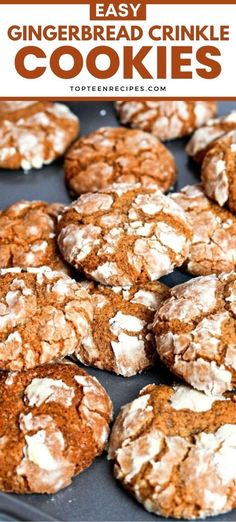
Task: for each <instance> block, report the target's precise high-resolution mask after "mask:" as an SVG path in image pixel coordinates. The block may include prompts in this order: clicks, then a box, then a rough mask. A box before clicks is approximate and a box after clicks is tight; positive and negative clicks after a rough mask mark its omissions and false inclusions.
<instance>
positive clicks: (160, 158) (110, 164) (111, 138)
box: [65, 127, 176, 196]
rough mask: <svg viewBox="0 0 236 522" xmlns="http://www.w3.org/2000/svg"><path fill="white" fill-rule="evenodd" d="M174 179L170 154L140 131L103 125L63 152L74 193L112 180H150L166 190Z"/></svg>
mask: <svg viewBox="0 0 236 522" xmlns="http://www.w3.org/2000/svg"><path fill="white" fill-rule="evenodd" d="M175 178H176V165H175V161H174V158H173V156H172V154H171V153H170V152H169V151H168V150H167V148H166V147H165V146H164V145H163V144H162V143H161V142H160V141H159V140H158V138H156V137H155V136H153V135H152V134H149V133H147V132H143V131H140V130H132V129H126V128H125V127H104V128H101V129H98V130H96V131H94V132H91V133H90V134H88V136H83V137H82V138H80V139H79V140H78V141H76V143H75V144H74V145H72V147H71V148H70V149H69V151H68V152H67V154H66V160H65V179H66V183H67V185H68V187H69V189H70V191H71V192H72V194H75V195H76V196H78V195H80V194H82V193H84V192H94V191H97V190H101V189H103V188H105V187H107V186H108V185H110V184H111V183H137V182H141V183H142V184H144V185H148V184H150V183H151V184H155V185H156V186H157V188H160V189H161V190H162V191H163V192H166V191H167V190H168V189H169V188H170V187H171V186H172V185H173V183H174V181H175Z"/></svg>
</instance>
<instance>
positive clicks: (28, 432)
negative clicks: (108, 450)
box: [0, 362, 112, 493]
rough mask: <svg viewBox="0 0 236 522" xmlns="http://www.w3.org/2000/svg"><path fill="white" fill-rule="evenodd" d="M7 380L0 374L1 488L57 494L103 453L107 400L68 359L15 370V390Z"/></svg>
mask: <svg viewBox="0 0 236 522" xmlns="http://www.w3.org/2000/svg"><path fill="white" fill-rule="evenodd" d="M7 380H8V377H7V378H6V374H3V373H2V375H1V379H0V395H1V400H2V401H3V404H4V405H3V408H2V415H1V419H0V429H1V433H3V434H5V433H6V435H3V440H2V442H3V444H2V446H4V448H3V450H1V448H0V462H1V471H0V487H1V490H3V491H13V492H16V493H55V492H57V491H59V490H60V489H62V488H65V487H66V486H68V485H69V484H70V483H71V480H72V478H73V476H74V475H77V474H78V473H80V472H81V471H83V469H85V468H86V467H88V466H89V465H90V464H91V463H92V461H93V459H94V458H95V457H96V456H97V455H99V454H100V453H101V452H102V451H103V449H104V446H105V444H106V442H107V439H108V435H109V422H110V420H111V417H112V405H111V401H110V399H109V397H108V395H107V394H106V392H105V390H104V389H103V388H102V386H101V385H100V384H99V383H98V381H97V380H96V379H94V378H93V377H91V376H90V375H88V374H86V372H84V371H83V370H81V369H80V368H78V367H77V366H76V365H74V364H72V363H69V364H64V363H62V362H57V363H55V364H46V365H44V366H41V367H38V368H35V369H34V370H29V371H27V372H17V374H16V375H15V378H14V393H13V389H12V387H11V388H9V385H8V383H7ZM86 405H87V407H88V409H87V410H86ZM88 411H89V415H88ZM9 412H10V415H9ZM78 441H79V444H78ZM8 448H11V451H10V452H9V453H10V458H8V456H7V455H8V453H7V449H8Z"/></svg>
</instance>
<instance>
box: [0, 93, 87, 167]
mask: <svg viewBox="0 0 236 522" xmlns="http://www.w3.org/2000/svg"><path fill="white" fill-rule="evenodd" d="M2 103H4V106H2V109H1V107H0V168H3V169H19V168H22V169H23V170H24V171H29V170H30V169H33V168H34V169H40V168H41V167H42V166H43V165H48V164H49V163H51V162H52V161H54V160H55V159H56V158H58V157H59V156H62V154H64V152H65V150H66V149H67V147H68V146H69V145H70V144H71V143H72V141H73V140H74V139H75V138H76V136H77V135H78V132H79V120H78V118H77V116H75V114H73V113H72V112H71V111H70V110H69V108H68V107H67V106H66V105H62V104H60V103H50V102H39V103H30V102H24V103H28V105H22V102H2ZM7 103H9V106H6V104H7ZM14 103H20V105H15V106H14V105H12V104H14ZM29 103H30V104H29Z"/></svg>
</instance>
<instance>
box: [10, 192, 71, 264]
mask: <svg viewBox="0 0 236 522" xmlns="http://www.w3.org/2000/svg"><path fill="white" fill-rule="evenodd" d="M62 209H63V205H62V204H60V203H45V202H44V201H26V200H21V201H17V202H16V203H13V204H12V205H11V206H10V207H8V208H6V209H5V210H3V211H2V212H1V214H0V268H10V267H16V266H18V267H22V268H28V267H29V266H31V267H33V266H35V267H40V266H50V268H53V269H54V270H62V271H64V272H68V267H67V265H66V263H64V261H63V258H62V257H61V255H60V252H59V249H58V247H57V241H56V223H57V217H58V215H59V214H60V212H62Z"/></svg>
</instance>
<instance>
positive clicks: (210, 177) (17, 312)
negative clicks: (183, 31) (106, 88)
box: [0, 102, 236, 519]
mask: <svg viewBox="0 0 236 522" xmlns="http://www.w3.org/2000/svg"><path fill="white" fill-rule="evenodd" d="M14 103H15V105H14V104H13V102H12V103H11V102H9V103H7V102H6V103H3V104H2V107H0V133H1V132H2V133H3V134H4V136H6V146H5V145H4V149H2V150H0V166H2V167H5V168H19V167H21V168H23V169H24V170H28V169H29V168H32V167H33V168H40V167H41V166H42V164H43V163H48V162H49V161H52V160H53V159H55V158H56V157H58V156H59V155H62V154H64V153H65V164H64V165H65V181H66V185H67V187H68V189H69V191H70V193H71V194H72V195H73V197H77V199H76V200H74V201H73V202H72V203H71V205H69V206H66V207H65V206H63V205H61V204H58V203H57V204H56V203H54V204H47V203H44V202H41V201H33V202H29V201H20V202H17V203H14V204H13V205H11V206H10V207H9V208H8V209H6V210H3V211H2V213H1V214H0V266H1V274H0V277H1V282H2V285H1V300H0V368H1V370H3V371H2V373H1V377H0V378H1V383H0V396H1V400H2V411H3V414H2V420H1V423H0V426H1V430H0V437H1V439H0V440H1V448H2V450H1V459H2V471H1V472H0V489H1V490H4V491H15V492H19V493H23V492H39V493H45V492H47V493H52V492H55V491H58V490H59V489H61V488H63V487H65V486H67V485H68V484H69V483H70V481H71V479H72V477H73V476H74V475H76V474H78V473H80V472H81V471H82V470H83V469H84V468H86V467H87V466H89V465H90V464H91V462H92V461H93V459H94V458H95V457H96V455H99V454H101V452H102V451H103V449H104V447H105V445H106V444H107V441H108V437H109V423H110V421H111V416H112V406H111V401H110V399H109V397H108V395H107V393H106V392H105V390H104V389H103V388H102V386H101V385H100V384H99V383H98V381H96V380H95V379H94V378H93V377H91V376H90V375H88V373H86V372H85V371H84V370H83V369H81V368H80V367H79V366H78V365H77V364H76V363H73V362H71V359H70V360H68V359H67V358H66V359H64V358H65V357H67V356H73V359H74V361H76V360H77V361H79V362H81V363H83V364H85V365H87V366H92V367H96V368H99V369H101V370H106V371H109V372H113V373H115V374H118V375H122V376H124V377H130V376H132V375H135V374H137V373H140V372H141V371H143V370H144V369H146V368H148V367H150V366H152V365H155V364H158V359H157V357H158V356H159V357H160V358H161V360H162V361H163V362H164V364H165V365H166V366H167V367H168V368H169V369H170V370H171V372H172V373H173V374H175V375H176V377H178V378H180V379H182V381H183V382H182V383H178V384H176V385H174V386H164V385H158V386H157V385H156V386H155V385H153V384H150V385H149V386H147V387H146V388H144V389H143V390H141V392H140V394H139V396H138V398H137V399H135V400H134V401H133V402H131V403H129V404H128V405H126V406H124V407H123V408H122V410H121V412H120V414H119V415H118V417H117V419H116V421H115V424H114V426H113V429H112V433H111V437H110V442H109V458H111V459H113V460H114V462H115V466H114V472H115V476H116V478H117V479H118V480H120V481H121V482H122V484H123V485H124V487H125V488H127V489H128V491H130V492H131V493H132V494H133V495H134V496H135V497H136V498H137V500H138V501H139V502H141V503H142V504H143V505H144V507H145V508H146V509H147V510H149V511H152V512H154V513H156V514H161V515H164V516H172V517H176V518H186V519H189V518H205V517H206V516H208V515H215V514H218V513H224V512H226V511H227V510H230V509H232V508H233V507H235V505H236V502H235V491H236V474H235V471H234V469H233V468H232V464H231V463H232V460H233V458H234V456H235V455H236V454H235V452H236V449H235V448H236V402H235V395H234V393H233V392H232V390H233V388H234V386H235V382H236V334H235V331H236V318H235V314H236V273H235V264H236V217H235V214H234V210H235V208H236V206H235V207H234V205H236V203H235V201H234V199H235V198H236V191H235V197H234V161H235V158H236V156H235V158H234V155H235V154H236V134H235V133H236V118H235V114H234V113H232V114H231V115H229V116H226V117H224V118H218V119H210V120H209V118H212V117H213V116H214V115H215V112H216V106H215V104H213V103H206V102H118V103H117V104H116V109H117V111H118V114H119V116H120V120H121V123H122V124H124V125H129V127H125V126H123V127H116V128H108V127H107V128H101V129H98V130H95V131H94V132H92V133H90V134H89V135H88V136H83V137H81V138H79V139H78V140H77V141H76V142H75V143H74V144H73V145H72V146H71V147H70V148H69V149H68V150H66V149H67V147H68V145H69V144H70V142H71V141H73V140H74V138H75V137H76V135H77V133H78V130H79V123H78V120H77V119H76V117H75V116H74V115H72V114H71V113H70V111H69V110H68V109H67V108H63V106H62V105H61V104H60V105H59V106H58V104H49V103H36V102H34V103H33V102H32V103H30V102H25V103H24V102H14ZM63 115H64V116H63ZM46 121H47V124H46ZM36 122H37V123H36ZM48 122H49V123H48ZM195 129H196V130H195ZM234 129H235V130H234ZM194 130H195V132H194V134H193V135H192V137H191V140H190V142H189V144H188V146H187V152H188V154H189V155H191V156H192V157H193V158H194V159H195V160H196V161H197V162H198V163H199V164H200V165H201V169H202V184H201V185H200V184H199V185H195V186H187V187H184V188H183V189H182V190H181V191H180V192H178V193H174V192H171V193H170V194H169V195H167V194H166V193H167V192H169V191H170V189H171V188H172V186H173V184H174V182H175V179H176V165H175V160H174V158H173V156H172V155H171V153H170V152H169V150H168V148H167V147H166V146H165V145H164V144H163V143H162V141H164V140H169V139H175V138H178V137H182V136H185V135H188V134H190V133H192V132H193V131H194ZM24 133H26V134H27V136H28V138H27V140H28V142H27V140H26V142H27V143H29V142H30V139H31V138H30V137H29V135H30V133H32V136H33V138H32V139H35V140H36V142H37V146H36V142H35V149H34V152H35V154H36V156H37V158H38V159H37V158H36V156H35V155H34V157H32V156H31V155H30V154H29V147H28V148H27V146H26V147H25V149H24V146H23V143H24V138H23V137H22V136H24ZM234 134H235V138H234ZM59 136H60V137H59ZM62 136H63V137H62ZM65 137H66V141H65ZM234 140H235V142H234ZM58 142H60V146H58ZM4 143H5V142H4ZM62 143H63V145H62ZM37 147H38V152H37V153H36V149H37ZM11 148H12V151H10V150H9V149H11ZM5 149H6V150H5ZM52 149H53V150H52ZM234 149H235V150H234ZM4 150H5V152H4ZM39 150H40V152H39ZM25 151H26V152H25ZM39 157H40V160H39ZM27 162H28V163H27ZM178 267H182V269H184V270H186V271H187V272H188V273H190V274H192V275H197V276H199V277H197V278H194V279H191V280H190V281H188V282H187V283H184V284H181V285H178V286H176V287H174V288H172V289H169V288H168V287H167V286H166V285H164V284H163V283H162V282H160V281H159V279H160V278H161V277H162V276H164V275H167V274H170V273H171V272H172V271H173V270H174V269H175V268H178ZM114 379H115V377H114ZM9 414H10V415H9ZM6 449H7V450H8V451H7V452H6ZM6 453H7V455H8V457H7V460H6Z"/></svg>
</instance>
